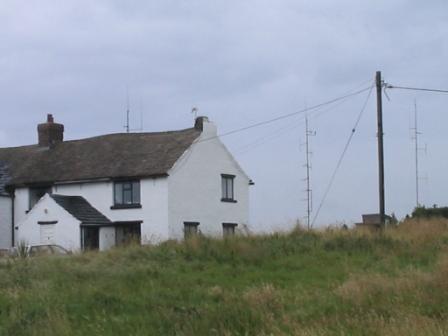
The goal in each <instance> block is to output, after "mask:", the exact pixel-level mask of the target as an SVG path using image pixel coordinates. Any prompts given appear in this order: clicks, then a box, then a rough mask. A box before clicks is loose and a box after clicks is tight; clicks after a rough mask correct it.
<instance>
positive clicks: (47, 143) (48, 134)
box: [37, 114, 64, 147]
mask: <svg viewBox="0 0 448 336" xmlns="http://www.w3.org/2000/svg"><path fill="white" fill-rule="evenodd" d="M37 133H38V135H39V146H42V147H52V146H54V145H55V144H57V143H58V142H62V141H63V140H64V125H62V124H57V123H55V122H54V119H53V115H52V114H47V122H46V123H44V124H39V125H37Z"/></svg>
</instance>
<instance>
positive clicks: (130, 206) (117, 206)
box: [110, 204, 142, 210]
mask: <svg viewBox="0 0 448 336" xmlns="http://www.w3.org/2000/svg"><path fill="white" fill-rule="evenodd" d="M110 208H111V210H120V209H141V208H142V205H141V204H115V205H112V206H111V207H110Z"/></svg>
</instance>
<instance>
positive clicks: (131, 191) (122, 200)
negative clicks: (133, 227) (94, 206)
mask: <svg viewBox="0 0 448 336" xmlns="http://www.w3.org/2000/svg"><path fill="white" fill-rule="evenodd" d="M122 208H141V205H140V181H123V182H115V183H114V205H113V206H112V207H111V209H122Z"/></svg>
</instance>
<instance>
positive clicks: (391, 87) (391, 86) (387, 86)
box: [385, 84, 448, 93]
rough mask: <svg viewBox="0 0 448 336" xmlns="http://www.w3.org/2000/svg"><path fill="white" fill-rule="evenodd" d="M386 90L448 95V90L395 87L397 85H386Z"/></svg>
mask: <svg viewBox="0 0 448 336" xmlns="http://www.w3.org/2000/svg"><path fill="white" fill-rule="evenodd" d="M385 88H386V89H401V90H412V91H427V92H439V93H448V90H440V89H428V88H415V87H407V86H395V85H391V84H386V85H385Z"/></svg>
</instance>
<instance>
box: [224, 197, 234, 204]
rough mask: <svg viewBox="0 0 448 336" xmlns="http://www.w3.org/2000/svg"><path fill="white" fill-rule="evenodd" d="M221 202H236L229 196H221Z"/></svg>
mask: <svg viewBox="0 0 448 336" xmlns="http://www.w3.org/2000/svg"><path fill="white" fill-rule="evenodd" d="M221 202H226V203H237V201H236V200H234V199H231V198H221Z"/></svg>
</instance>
